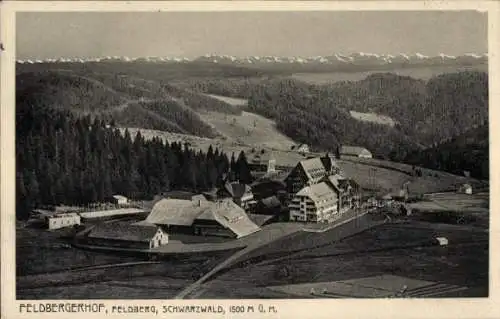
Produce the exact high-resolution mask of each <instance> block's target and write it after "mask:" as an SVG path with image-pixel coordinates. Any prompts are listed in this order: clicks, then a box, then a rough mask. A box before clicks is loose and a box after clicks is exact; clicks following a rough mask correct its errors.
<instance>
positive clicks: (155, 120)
mask: <svg viewBox="0 0 500 319" xmlns="http://www.w3.org/2000/svg"><path fill="white" fill-rule="evenodd" d="M82 73H84V72H82ZM85 73H86V74H85V75H84V74H79V73H78V72H74V71H69V70H50V71H39V72H27V73H21V74H18V76H17V78H16V85H17V90H16V103H17V106H18V107H19V108H23V107H27V106H35V107H48V108H55V109H59V110H69V111H71V112H72V113H74V114H77V115H79V116H86V115H91V116H92V117H100V118H102V119H104V120H106V121H107V122H109V123H112V122H114V123H115V124H116V125H120V126H131V127H137V126H139V127H144V128H150V129H155V130H165V131H171V132H176V133H183V134H192V135H196V136H201V137H215V136H217V135H218V133H217V132H216V131H215V130H214V129H213V128H212V127H211V126H210V124H208V123H205V122H204V121H203V119H202V118H200V115H199V114H198V113H197V111H200V110H212V111H213V110H215V111H218V112H223V113H225V114H240V113H241V111H240V110H238V109H237V108H234V107H233V106H231V105H230V104H228V103H225V102H223V101H220V100H218V99H215V98H211V97H209V96H206V95H204V94H199V93H196V92H192V91H191V90H188V89H179V88H176V87H175V86H172V85H162V84H161V83H158V82H155V81H152V80H144V79H139V78H134V77H130V76H123V75H116V74H105V73H94V74H90V73H89V72H85Z"/></svg>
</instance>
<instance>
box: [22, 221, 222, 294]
mask: <svg viewBox="0 0 500 319" xmlns="http://www.w3.org/2000/svg"><path fill="white" fill-rule="evenodd" d="M60 234H61V232H50V231H47V230H43V229H33V228H24V227H22V225H18V227H17V228H16V260H17V261H16V268H17V269H16V286H17V289H16V291H17V298H19V299H78V298H83V299H85V298H92V299H95V298H104V299H106V298H108V299H110V298H126V299H132V298H144V299H146V298H148V299H149V298H170V297H172V296H174V295H175V294H176V293H177V292H178V290H180V289H182V288H183V287H184V286H186V285H188V284H189V283H191V282H192V281H194V280H195V279H196V276H198V275H199V274H201V273H204V272H206V271H208V269H211V268H212V267H213V265H214V264H217V263H219V261H218V260H219V259H224V258H225V256H226V254H228V253H229V254H230V253H231V252H218V253H211V254H210V255H209V256H207V255H199V254H196V255H189V256H186V255H174V256H169V257H168V258H162V260H161V261H160V262H156V263H151V262H148V261H147V257H146V256H140V255H133V254H123V253H110V252H106V253H101V252H96V251H90V250H82V249H76V248H73V247H71V246H70V245H67V244H65V240H64V239H62V238H61V237H60Z"/></svg>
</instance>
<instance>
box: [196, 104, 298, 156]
mask: <svg viewBox="0 0 500 319" xmlns="http://www.w3.org/2000/svg"><path fill="white" fill-rule="evenodd" d="M200 116H201V118H202V119H203V120H204V121H205V122H207V123H208V124H210V125H211V126H212V127H213V128H215V130H216V131H217V132H218V133H220V134H221V135H222V136H223V137H224V138H225V139H226V140H229V141H234V142H236V143H238V144H245V145H249V146H258V147H267V148H272V149H282V150H289V149H290V148H291V146H292V145H295V144H296V143H295V142H294V141H293V140H292V139H290V138H289V137H287V136H286V135H284V134H282V133H281V132H279V131H278V129H277V128H276V123H275V122H274V121H272V120H269V119H267V118H265V117H263V116H260V115H257V114H254V113H250V112H242V113H241V115H232V114H223V113H219V112H200Z"/></svg>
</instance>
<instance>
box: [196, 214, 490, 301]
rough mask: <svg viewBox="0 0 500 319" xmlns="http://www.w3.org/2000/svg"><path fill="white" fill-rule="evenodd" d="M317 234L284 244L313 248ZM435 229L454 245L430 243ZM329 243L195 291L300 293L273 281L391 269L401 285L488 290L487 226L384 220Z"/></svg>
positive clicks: (242, 269) (210, 294)
mask: <svg viewBox="0 0 500 319" xmlns="http://www.w3.org/2000/svg"><path fill="white" fill-rule="evenodd" d="M315 235H316V234H309V236H308V237H303V236H294V237H291V238H289V240H288V241H286V244H287V245H288V247H295V246H297V245H299V246H302V247H304V249H305V247H306V246H307V245H309V246H310V247H311V248H312V246H313V245H314V244H313V242H315V239H314V238H313V237H314V236H315ZM436 235H441V236H447V237H448V238H449V239H450V245H449V246H447V247H441V246H436V245H432V244H431V241H432V239H433V238H434V236H436ZM471 235H472V236H471ZM471 238H474V239H473V241H472V240H471ZM284 244H285V242H283V245H284ZM325 244H326V245H323V246H322V247H318V248H315V249H305V250H304V251H302V252H299V253H297V254H290V255H288V256H285V257H279V258H274V259H273V258H270V259H268V260H263V261H255V262H254V263H249V264H246V265H243V264H242V265H240V266H239V267H233V268H232V269H230V270H229V271H227V272H225V273H222V274H221V275H220V276H218V277H216V278H215V279H214V280H212V281H210V282H207V283H206V284H205V285H203V286H202V290H201V292H200V293H199V294H198V295H197V297H198V298H207V299H210V298H272V297H276V298H299V297H300V296H297V295H295V296H294V295H293V294H290V292H289V291H288V292H287V291H285V290H283V289H281V290H279V289H278V290H277V289H275V288H271V289H270V287H276V286H284V285H296V284H306V283H321V282H333V281H337V282H338V281H349V280H351V281H352V280H356V279H358V278H365V277H372V276H381V275H388V274H390V275H393V276H397V277H395V278H396V279H398V280H395V278H392V279H394V280H388V281H387V282H385V283H384V284H385V285H387V284H391V283H393V282H394V281H397V282H398V285H400V284H401V282H403V283H406V284H407V285H408V286H410V285H411V283H414V282H415V281H428V282H431V283H438V284H440V285H441V286H442V287H449V286H454V287H455V288H458V287H468V288H471V289H470V290H465V291H461V290H459V289H456V290H454V292H450V296H469V297H473V296H487V295H488V235H487V234H486V233H483V232H477V233H476V232H474V233H473V234H471V232H470V231H469V230H467V229H461V228H459V227H450V226H445V227H443V228H440V227H439V225H431V224H419V226H418V227H415V228H414V227H413V226H412V225H411V224H409V225H401V226H398V225H382V226H378V227H375V228H371V229H369V230H367V231H364V232H361V233H359V234H357V235H354V236H352V237H348V238H345V239H344V240H341V241H340V242H332V243H330V244H327V243H325ZM275 248H277V247H275ZM270 252H271V251H266V253H270ZM443 269H445V270H446V271H443ZM401 278H407V279H403V280H401ZM389 279H390V278H389ZM380 285H381V284H380V283H379V284H378V286H380ZM318 292H320V289H318ZM303 297H304V296H302V298H303ZM347 297H355V295H354V296H353V295H350V296H349V295H348V296H347ZM358 297H359V296H358Z"/></svg>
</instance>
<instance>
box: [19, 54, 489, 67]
mask: <svg viewBox="0 0 500 319" xmlns="http://www.w3.org/2000/svg"><path fill="white" fill-rule="evenodd" d="M487 59H488V54H476V53H467V54H463V55H460V56H453V55H447V54H444V53H440V54H439V55H436V56H427V55H423V54H421V53H414V54H407V53H398V54H394V55H393V54H376V53H366V52H355V53H350V54H343V53H333V54H332V55H329V56H311V57H303V56H290V57H283V56H272V55H271V56H246V57H236V56H232V55H217V54H206V55H203V56H200V57H199V58H196V59H189V58H186V57H168V56H146V57H128V56H105V57H87V58H84V57H60V58H51V59H44V60H42V59H36V60H33V59H27V60H17V63H21V64H22V63H25V64H34V63H86V62H151V63H187V62H196V61H200V62H208V63H219V64H227V63H233V64H268V63H281V64H283V63H293V64H302V65H306V64H322V65H343V64H353V65H356V64H359V65H390V64H398V63H405V64H422V63H424V64H425V63H430V64H432V63H460V62H467V63H470V62H471V61H478V62H485V61H487Z"/></svg>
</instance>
